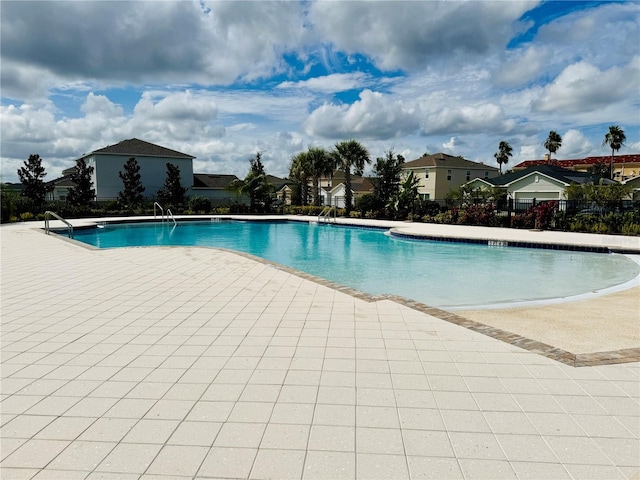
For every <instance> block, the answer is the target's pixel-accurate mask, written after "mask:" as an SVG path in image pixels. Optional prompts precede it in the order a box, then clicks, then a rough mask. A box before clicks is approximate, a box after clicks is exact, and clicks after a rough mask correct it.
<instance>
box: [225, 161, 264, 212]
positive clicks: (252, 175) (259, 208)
mask: <svg viewBox="0 0 640 480" xmlns="http://www.w3.org/2000/svg"><path fill="white" fill-rule="evenodd" d="M249 163H250V165H251V167H250V169H249V173H248V174H247V176H246V177H245V178H244V180H235V181H233V182H232V183H231V184H230V185H229V188H230V189H231V190H235V191H236V192H237V193H240V194H243V195H248V196H249V210H250V211H251V212H266V211H268V210H269V209H270V208H271V199H272V198H271V194H272V192H273V186H272V185H271V184H270V183H269V180H268V178H267V174H266V172H265V169H264V165H263V163H262V153H260V152H258V153H256V156H255V157H253V158H250V159H249Z"/></svg>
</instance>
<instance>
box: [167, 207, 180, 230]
mask: <svg viewBox="0 0 640 480" xmlns="http://www.w3.org/2000/svg"><path fill="white" fill-rule="evenodd" d="M169 217H171V220H173V226H174V227H175V226H176V225H177V224H178V222H176V219H175V218H173V213H171V210H169V209H168V208H167V221H168V220H169Z"/></svg>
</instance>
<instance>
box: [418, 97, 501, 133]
mask: <svg viewBox="0 0 640 480" xmlns="http://www.w3.org/2000/svg"><path fill="white" fill-rule="evenodd" d="M513 127H514V122H513V120H509V119H506V118H505V113H504V111H503V110H502V108H501V107H500V106H498V105H495V104H492V103H481V104H477V105H465V106H461V107H445V108H442V109H441V110H438V111H435V112H432V113H429V114H428V115H427V117H426V121H425V123H424V127H423V128H424V130H423V131H424V133H426V134H438V133H441V134H445V133H447V132H456V133H465V132H477V133H479V132H501V133H506V132H509V131H510V130H511V129H512V128H513Z"/></svg>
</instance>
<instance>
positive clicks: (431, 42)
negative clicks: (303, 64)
mask: <svg viewBox="0 0 640 480" xmlns="http://www.w3.org/2000/svg"><path fill="white" fill-rule="evenodd" d="M535 3H537V2H474V1H471V2H391V1H383V2H376V3H375V8H372V3H370V2H314V3H312V4H311V7H310V14H309V18H310V21H311V22H312V24H313V25H314V27H315V29H316V30H317V31H318V32H319V33H320V34H321V35H323V37H324V38H325V39H327V40H328V41H330V42H332V43H333V44H334V45H335V47H336V48H338V49H339V50H342V51H344V52H346V53H347V54H355V53H363V54H365V55H368V56H370V57H372V58H373V59H374V60H375V62H376V64H377V65H378V66H379V68H381V69H384V70H395V69H405V70H419V69H422V68H425V67H426V66H427V65H429V64H430V63H431V62H434V61H438V62H440V61H447V59H451V58H455V60H456V61H461V60H463V59H469V58H477V57H479V56H480V55H485V54H487V53H490V52H492V51H496V50H497V49H499V48H503V47H504V45H506V44H507V42H508V41H509V39H510V38H511V36H512V35H513V33H514V32H515V31H516V30H517V29H518V28H519V26H518V18H519V17H520V16H521V15H522V14H523V13H524V12H526V11H527V10H528V9H529V8H531V7H532V6H533V5H535ZM450 66H453V65H452V64H450Z"/></svg>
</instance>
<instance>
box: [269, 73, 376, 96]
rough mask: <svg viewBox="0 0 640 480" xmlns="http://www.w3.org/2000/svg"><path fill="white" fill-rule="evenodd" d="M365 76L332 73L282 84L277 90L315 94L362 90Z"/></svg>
mask: <svg viewBox="0 0 640 480" xmlns="http://www.w3.org/2000/svg"><path fill="white" fill-rule="evenodd" d="M366 80H367V76H366V75H365V74H364V73H362V72H355V73H334V74H332V75H325V76H322V77H315V78H310V79H308V80H303V81H300V82H282V83H281V84H280V85H278V88H304V89H308V90H312V91H315V92H322V93H335V92H344V91H345V90H353V89H356V88H362V86H363V85H364V84H365V83H366Z"/></svg>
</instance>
